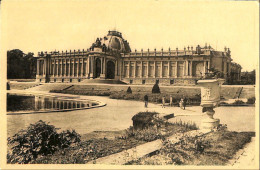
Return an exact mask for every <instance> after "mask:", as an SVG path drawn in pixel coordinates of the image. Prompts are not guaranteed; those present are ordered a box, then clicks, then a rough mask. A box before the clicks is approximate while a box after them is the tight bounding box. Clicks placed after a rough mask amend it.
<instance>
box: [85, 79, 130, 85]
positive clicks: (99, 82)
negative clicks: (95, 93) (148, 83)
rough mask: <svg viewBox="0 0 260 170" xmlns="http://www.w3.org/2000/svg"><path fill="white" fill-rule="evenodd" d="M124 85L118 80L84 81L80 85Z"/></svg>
mask: <svg viewBox="0 0 260 170" xmlns="http://www.w3.org/2000/svg"><path fill="white" fill-rule="evenodd" d="M95 83H97V84H126V83H124V82H122V81H120V80H112V79H111V80H109V79H85V80H83V81H82V82H81V83H80V84H95Z"/></svg>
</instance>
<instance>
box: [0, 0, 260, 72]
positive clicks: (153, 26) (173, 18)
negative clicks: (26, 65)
mask: <svg viewBox="0 0 260 170" xmlns="http://www.w3.org/2000/svg"><path fill="white" fill-rule="evenodd" d="M258 10H259V8H258V2H257V1H223V0H222V1H217V0H216V1H202V0H197V1H194V0H193V1H192V0H185V1H178V0H156V1H153V0H131V1H130V0H85V1H81V0H72V1H68V0H63V1H61V0H45V1H42V0H41V1H40V0H30V1H29V0H27V1H25V0H3V1H2V3H1V30H2V31H1V33H2V34H1V40H2V43H1V44H3V45H2V46H3V49H2V51H5V52H6V51H7V50H12V49H20V50H22V51H23V52H25V53H27V52H33V53H35V54H36V55H37V53H38V52H39V51H53V50H59V51H62V50H64V51H65V50H70V49H71V50H74V49H76V50H78V49H81V50H82V49H87V48H89V47H90V46H91V44H92V43H93V42H94V41H95V39H96V38H97V37H103V36H105V35H106V34H107V32H108V31H109V30H113V29H116V30H117V31H120V32H122V34H123V38H124V39H126V40H127V41H128V42H129V44H130V47H131V49H132V51H134V50H135V49H137V50H141V49H142V48H143V49H144V50H146V49H148V48H149V49H154V48H156V49H161V48H164V49H168V48H169V47H170V48H171V49H175V48H177V47H178V48H179V49H183V48H184V47H187V46H194V47H195V46H197V45H198V44H200V45H201V46H204V45H205V43H207V44H208V45H209V44H210V45H211V46H212V47H213V48H214V49H216V50H219V51H223V50H224V47H225V46H226V47H228V48H230V50H231V56H232V58H233V61H234V62H237V63H239V64H240V65H241V66H242V68H243V69H242V70H243V71H251V70H253V69H255V68H257V67H258V60H259V15H258Z"/></svg>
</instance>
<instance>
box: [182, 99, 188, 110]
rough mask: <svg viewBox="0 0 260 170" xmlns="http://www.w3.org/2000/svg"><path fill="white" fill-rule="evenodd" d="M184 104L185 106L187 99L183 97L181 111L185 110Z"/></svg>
mask: <svg viewBox="0 0 260 170" xmlns="http://www.w3.org/2000/svg"><path fill="white" fill-rule="evenodd" d="M186 104H187V98H186V97H184V99H183V110H185V107H186Z"/></svg>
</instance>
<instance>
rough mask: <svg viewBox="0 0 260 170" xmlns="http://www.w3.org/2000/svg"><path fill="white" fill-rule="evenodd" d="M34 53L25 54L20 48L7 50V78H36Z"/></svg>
mask: <svg viewBox="0 0 260 170" xmlns="http://www.w3.org/2000/svg"><path fill="white" fill-rule="evenodd" d="M33 55H34V54H33V53H30V52H29V53H28V54H25V53H23V51H21V50H19V49H14V50H10V51H7V78H8V79H28V78H35V70H36V59H35V58H34V57H33Z"/></svg>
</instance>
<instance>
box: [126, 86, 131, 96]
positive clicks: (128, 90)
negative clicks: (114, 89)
mask: <svg viewBox="0 0 260 170" xmlns="http://www.w3.org/2000/svg"><path fill="white" fill-rule="evenodd" d="M126 92H127V93H129V94H132V89H131V87H130V86H129V87H128V89H127V91H126Z"/></svg>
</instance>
